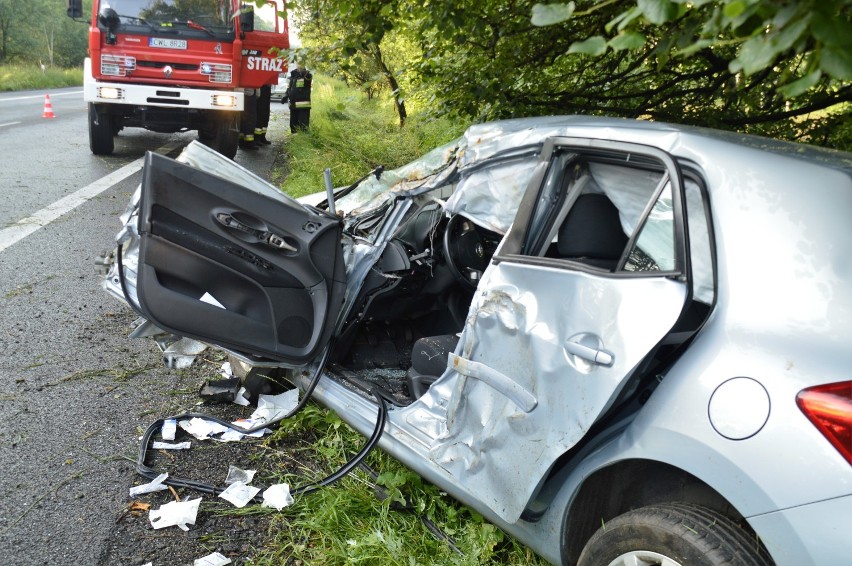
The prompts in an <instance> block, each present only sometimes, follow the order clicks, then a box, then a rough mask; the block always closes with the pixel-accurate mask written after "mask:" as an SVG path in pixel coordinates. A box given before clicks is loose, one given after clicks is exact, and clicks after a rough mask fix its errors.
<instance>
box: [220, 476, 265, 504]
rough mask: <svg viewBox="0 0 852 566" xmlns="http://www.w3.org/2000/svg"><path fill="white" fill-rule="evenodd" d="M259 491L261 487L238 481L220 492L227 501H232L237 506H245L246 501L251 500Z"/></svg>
mask: <svg viewBox="0 0 852 566" xmlns="http://www.w3.org/2000/svg"><path fill="white" fill-rule="evenodd" d="M259 491H260V488H259V487H252V486H250V485H246V484H245V483H243V482H241V481H236V482H234V483H232V484H231V485H229V486H228V488H227V489H226V490H225V491H223V492H222V493H220V494H219V497H221V498H222V499H224V500H225V501H230V502H231V503H232V504H233V505H234V506H235V507H245V506H246V503H248V502H249V501H251V500H252V499H253V498H254V496H255V495H257V493H258V492H259Z"/></svg>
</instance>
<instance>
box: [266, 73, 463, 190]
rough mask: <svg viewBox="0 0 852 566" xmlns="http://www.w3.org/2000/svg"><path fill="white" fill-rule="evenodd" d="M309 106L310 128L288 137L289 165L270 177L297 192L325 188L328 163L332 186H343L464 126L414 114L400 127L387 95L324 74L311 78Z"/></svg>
mask: <svg viewBox="0 0 852 566" xmlns="http://www.w3.org/2000/svg"><path fill="white" fill-rule="evenodd" d="M311 105H312V108H311V121H310V128H309V129H308V130H307V131H305V132H299V133H297V134H294V135H291V136H289V137H288V138H287V141H286V142H285V146H284V151H285V152H286V154H287V159H286V161H287V164H286V166H284V168H282V169H278V170H276V171H275V172H273V176H272V177H273V181H274V182H276V183H279V184H280V185H281V186H282V189H283V190H284V191H286V192H287V193H288V194H290V195H292V196H295V197H300V196H303V195H307V194H312V193H316V192H319V191H322V190H324V188H325V184H324V181H323V170H324V169H325V168H326V167H329V168H331V173H332V179H333V182H334V186H336V187H340V186H345V185H347V184H349V183H352V182H353V181H355V180H356V179H358V178H360V177H362V176H363V175H365V174H366V173H367V172H368V171H370V170H371V169H373V168H374V167H376V166H378V165H384V166H385V168H386V169H393V168H396V167H399V166H400V165H404V164H406V163H408V162H409V161H412V160H413V159H415V158H417V157H419V156H421V155H423V154H424V153H426V152H427V151H429V150H431V149H434V148H435V147H437V146H439V145H442V144H444V143H446V142H448V141H450V140H452V139H453V138H456V137H458V136H459V135H461V133H462V132H464V130H465V128H466V127H467V124H466V123H462V122H459V121H450V120H447V119H427V118H423V117H422V116H420V115H418V114H414V115H411V116H409V119H408V121H407V122H406V124H405V127H403V128H400V127H399V121H398V118H397V115H396V112H395V110H394V108H393V104H392V102H391V101H390V100H389V99H380V98H374V99H373V100H368V99H367V97H366V95H365V94H364V93H362V92H360V91H357V90H355V89H352V88H349V87H347V86H346V85H345V84H344V83H343V82H341V81H338V80H335V79H330V78H328V77H322V76H317V77H315V79H314V85H313V92H312V96H311Z"/></svg>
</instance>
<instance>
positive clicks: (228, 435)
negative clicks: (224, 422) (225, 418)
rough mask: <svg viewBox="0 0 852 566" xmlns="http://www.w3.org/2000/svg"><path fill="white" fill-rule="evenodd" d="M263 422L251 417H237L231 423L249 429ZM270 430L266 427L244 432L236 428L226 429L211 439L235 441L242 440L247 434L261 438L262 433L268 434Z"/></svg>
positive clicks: (250, 436)
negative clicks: (220, 434)
mask: <svg viewBox="0 0 852 566" xmlns="http://www.w3.org/2000/svg"><path fill="white" fill-rule="evenodd" d="M263 423H264V421H255V420H253V419H237V420H235V421H233V422H232V423H231V424H235V425H237V426H238V427H240V428H243V429H246V430H249V429H252V428H254V427H256V426H259V425H262V424H263ZM271 432H272V431H271V430H270V429H268V428H262V429H260V430H256V431H254V432H250V433H248V434H245V433H242V432H240V431H238V430H234V429H228V430H226V431H225V432H224V433H222V436H220V437H219V438H214V439H213V440H218V441H219V442H237V441H240V440H242V439H243V438H244V437H246V436H248V437H249V438H261V437H262V436H263V435H264V434H269V433H271Z"/></svg>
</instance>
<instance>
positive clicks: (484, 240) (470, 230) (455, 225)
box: [444, 214, 499, 289]
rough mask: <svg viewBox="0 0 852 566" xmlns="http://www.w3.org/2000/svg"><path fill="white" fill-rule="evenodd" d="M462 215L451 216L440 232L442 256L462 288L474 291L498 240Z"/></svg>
mask: <svg viewBox="0 0 852 566" xmlns="http://www.w3.org/2000/svg"><path fill="white" fill-rule="evenodd" d="M491 236H492V235H491V233H490V232H488V231H487V230H484V229H482V228H479V227H478V226H477V225H476V224H474V223H473V222H471V221H470V220H468V219H467V218H465V217H464V216H462V215H461V214H454V215H453V216H451V217H450V221H449V222H447V227H446V229H445V230H444V257H445V258H446V260H447V267H449V268H450V272H451V273H452V274H453V276H455V278H456V279H458V280H459V282H461V284H462V285H464V286H465V287H468V288H469V289H476V286H477V285H478V284H479V279H480V278H481V277H482V272H483V271H485V268H486V267H488V262H489V261H491V256H492V255H493V254H494V250H495V249H497V243H498V242H499V238H497V239H495V238H493V237H491Z"/></svg>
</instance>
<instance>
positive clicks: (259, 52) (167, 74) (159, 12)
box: [68, 0, 290, 157]
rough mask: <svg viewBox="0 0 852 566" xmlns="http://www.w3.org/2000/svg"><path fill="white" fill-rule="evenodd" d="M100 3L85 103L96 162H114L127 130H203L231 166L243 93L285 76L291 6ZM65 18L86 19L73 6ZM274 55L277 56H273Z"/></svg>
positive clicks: (218, 0)
mask: <svg viewBox="0 0 852 566" xmlns="http://www.w3.org/2000/svg"><path fill="white" fill-rule="evenodd" d="M258 3H259V4H261V5H260V6H255V5H254V4H253V3H249V4H246V3H243V2H240V0H95V1H94V5H93V8H92V19H91V22H89V57H88V58H87V59H86V62H85V74H84V83H83V89H84V99H85V100H86V102H87V103H88V106H89V145H90V147H91V150H92V153H94V154H96V155H108V154H110V153H112V152H113V149H114V139H113V138H114V136H115V135H117V134H118V132H119V131H120V130H121V129H122V128H125V127H141V128H146V129H148V130H152V131H155V132H165V133H172V132H182V131H188V130H197V131H198V137H199V140H201V141H202V142H203V143H205V144H207V145H209V146H210V147H212V148H214V149H215V150H217V151H218V152H219V153H221V154H223V155H226V156H228V157H233V156H234V155H235V154H236V151H237V143H238V141H239V120H240V112H241V111H242V110H243V108H244V100H245V97H244V93H245V90H247V89H257V88H260V87H261V86H263V85H265V84H275V82H276V81H277V79H278V75H279V73H284V72H286V71H287V60H286V55H282V57H283V58H281V57H278V56H277V55H278V52H277V51H275V50H271V48H279V49H289V47H290V42H289V35H288V30H287V19H286V17H285V16H284V13H285V12H284V8H285V6H284V0H267V1H266V2H265V3H264V2H263V1H262V0H260V1H259V2H258ZM68 15H69V16H70V17H72V18H75V19H76V18H80V17H82V15H83V6H82V0H68ZM271 51H272V52H271Z"/></svg>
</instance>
